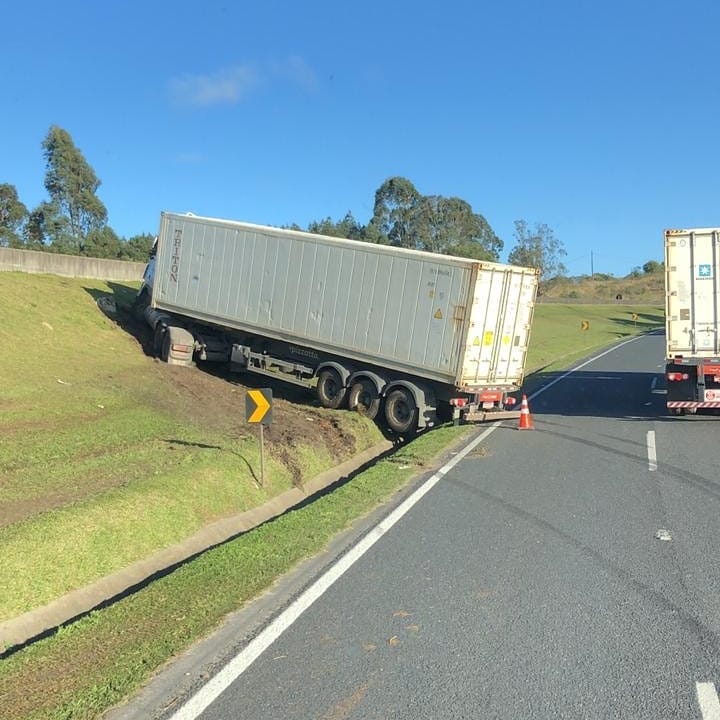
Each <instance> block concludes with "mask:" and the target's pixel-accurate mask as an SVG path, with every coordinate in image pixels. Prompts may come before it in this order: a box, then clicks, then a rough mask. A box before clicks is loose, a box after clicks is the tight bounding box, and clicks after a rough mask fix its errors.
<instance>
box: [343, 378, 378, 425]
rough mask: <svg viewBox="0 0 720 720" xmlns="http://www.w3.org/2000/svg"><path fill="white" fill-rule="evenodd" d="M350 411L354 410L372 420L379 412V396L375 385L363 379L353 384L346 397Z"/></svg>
mask: <svg viewBox="0 0 720 720" xmlns="http://www.w3.org/2000/svg"><path fill="white" fill-rule="evenodd" d="M348 405H349V406H350V409H351V410H352V409H355V410H356V411H357V412H358V413H359V414H360V415H363V416H364V417H366V418H368V419H369V420H374V419H375V418H376V417H377V416H378V414H379V412H380V395H379V394H378V391H377V388H376V387H375V383H373V382H371V381H370V380H367V379H365V378H363V379H361V380H358V381H357V382H355V383H353V385H352V387H351V388H350V394H349V395H348Z"/></svg>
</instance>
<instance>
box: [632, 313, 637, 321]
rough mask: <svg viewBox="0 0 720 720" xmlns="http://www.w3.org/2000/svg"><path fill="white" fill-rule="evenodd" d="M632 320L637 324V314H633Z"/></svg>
mask: <svg viewBox="0 0 720 720" xmlns="http://www.w3.org/2000/svg"><path fill="white" fill-rule="evenodd" d="M632 319H633V320H634V321H635V322H637V319H638V314H637V313H633V314H632Z"/></svg>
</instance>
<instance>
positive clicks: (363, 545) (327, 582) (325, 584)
mask: <svg viewBox="0 0 720 720" xmlns="http://www.w3.org/2000/svg"><path fill="white" fill-rule="evenodd" d="M640 337H642V336H639V337H635V338H631V339H630V340H626V341H625V342H622V343H620V344H619V345H615V346H613V347H611V348H610V349H609V350H606V351H605V352H603V353H601V354H600V355H596V356H595V357H592V358H590V359H589V360H586V361H585V362H584V363H582V365H578V366H577V367H576V368H573V369H572V370H568V371H567V372H566V373H564V374H563V375H561V376H560V377H557V378H555V379H554V380H553V381H552V382H550V383H548V384H547V385H545V386H544V387H541V388H540V389H539V390H537V391H535V392H534V393H533V394H532V395H530V397H529V399H530V400H531V399H532V398H536V397H538V395H541V394H542V393H544V392H545V391H546V390H549V389H550V388H551V387H552V386H553V385H557V383H559V382H560V381H561V380H564V379H565V378H566V377H568V376H570V375H572V374H573V373H574V372H576V371H577V370H581V369H582V368H584V367H585V366H586V365H589V364H590V363H592V362H594V361H595V360H598V359H600V358H601V357H604V356H605V355H608V354H609V353H611V352H613V351H615V350H617V349H618V348H621V347H623V346H624V345H627V344H628V343H631V342H635V340H638V339H640ZM501 425H502V422H496V423H493V424H492V425H491V426H490V427H489V428H488V429H487V430H485V432H484V433H482V434H481V435H479V436H478V437H476V438H475V439H474V440H472V441H471V442H470V443H468V444H467V445H466V446H465V447H464V448H463V449H462V450H460V451H459V452H458V453H457V455H455V456H454V457H453V458H452V459H451V460H450V461H449V462H448V463H447V464H445V465H443V467H441V468H440V469H439V470H438V471H437V472H436V473H435V474H434V475H433V476H432V477H430V478H428V479H427V480H426V481H425V482H424V483H423V484H422V485H421V486H420V487H419V488H418V489H417V490H415V492H414V493H412V495H410V496H409V497H407V498H406V499H405V500H404V501H403V502H402V503H401V504H400V505H398V506H397V507H396V508H395V510H393V511H392V512H391V513H390V514H389V515H388V516H387V517H386V518H385V519H384V520H382V521H381V522H380V523H378V524H377V525H376V526H375V527H374V528H373V529H372V530H370V532H369V533H368V534H367V535H365V537H364V538H363V539H362V540H360V542H359V543H358V544H357V545H355V546H353V547H352V548H351V549H350V550H348V552H347V553H345V555H343V556H342V557H341V558H340V559H339V560H338V561H337V562H336V563H335V564H334V565H332V566H331V567H330V568H329V569H328V570H327V571H326V572H325V573H324V574H323V575H321V576H320V577H319V578H318V579H317V580H316V581H315V582H314V583H313V584H312V585H311V586H310V587H309V588H308V589H307V590H305V592H303V593H302V595H300V597H298V598H297V600H295V601H294V602H293V603H292V604H291V605H289V606H288V607H287V608H286V609H285V610H284V611H283V612H282V613H280V615H278V616H277V617H276V618H275V619H274V620H273V621H272V622H271V623H270V624H269V625H268V626H267V627H266V628H265V629H264V630H262V631H261V632H260V633H259V634H258V635H257V637H255V639H254V640H252V641H250V643H248V645H246V646H245V648H243V649H242V650H241V651H240V652H239V653H238V654H237V655H236V656H235V657H234V658H233V659H232V660H231V661H230V662H229V663H228V664H227V665H226V666H225V667H224V668H223V669H222V670H220V672H219V673H217V675H214V676H213V677H212V678H211V679H210V680H208V682H207V683H205V685H203V686H202V687H201V688H200V689H199V690H198V691H197V692H196V693H195V695H193V696H192V697H191V698H190V699H189V700H188V701H187V702H186V703H185V704H184V705H183V706H182V707H180V708H178V710H176V711H175V712H174V713H173V714H172V715H171V716H170V720H195V719H196V718H197V717H198V716H199V715H200V714H201V713H202V712H203V711H204V710H205V709H206V708H208V707H209V705H210V704H211V703H212V702H213V701H214V700H215V699H216V698H218V697H219V696H220V695H221V694H222V693H223V692H224V691H225V690H226V689H227V688H228V687H230V685H232V683H233V682H235V680H237V678H238V677H240V675H242V674H243V673H244V672H245V670H247V669H248V668H249V667H250V665H252V664H253V663H254V662H255V660H257V658H258V657H260V655H261V654H262V653H263V652H265V650H267V648H269V647H270V645H272V644H273V643H274V642H275V640H277V639H278V638H279V637H280V636H281V635H282V634H283V633H284V632H285V630H287V629H288V628H289V627H290V626H291V625H292V624H293V623H294V622H295V621H296V620H297V619H298V618H299V617H300V616H301V615H302V614H303V613H304V612H305V611H306V610H307V609H308V608H309V607H310V606H311V605H312V604H313V603H314V602H315V601H316V600H317V599H318V598H320V597H321V596H322V595H323V594H324V593H325V591H326V590H328V589H329V588H330V587H331V586H332V585H333V584H334V583H335V582H336V581H337V580H338V579H339V578H340V577H341V576H342V575H344V574H345V572H346V571H347V570H349V569H350V568H351V567H352V566H353V565H354V564H355V563H356V562H357V561H358V560H359V559H360V558H361V557H362V556H363V555H364V554H365V553H366V552H367V551H368V550H369V549H370V548H371V547H372V546H373V545H374V544H375V543H376V542H377V541H378V540H379V539H380V538H381V537H382V536H383V535H384V534H385V533H386V532H387V531H388V530H389V529H390V528H391V527H392V526H393V525H395V523H397V522H398V520H400V518H402V516H403V515H405V514H406V513H407V512H408V511H409V510H410V509H411V508H412V507H413V505H415V504H416V503H417V502H418V501H419V500H420V499H421V498H422V497H423V496H424V495H426V494H427V493H428V492H430V490H432V488H433V487H434V486H435V485H437V483H438V482H439V481H440V480H441V479H442V477H443V476H444V475H446V474H447V473H448V472H449V471H450V470H451V469H452V468H453V467H454V466H455V465H457V464H458V463H459V462H460V461H461V460H462V459H463V458H464V457H465V456H466V455H468V454H469V453H470V452H472V451H473V450H474V449H475V448H476V447H477V446H478V445H479V444H480V443H481V442H482V441H483V440H485V438H487V437H488V436H489V435H491V434H492V433H493V432H495V430H497V429H498V428H499V427H500V426H501ZM713 720H714V719H713ZM718 720H720V718H718Z"/></svg>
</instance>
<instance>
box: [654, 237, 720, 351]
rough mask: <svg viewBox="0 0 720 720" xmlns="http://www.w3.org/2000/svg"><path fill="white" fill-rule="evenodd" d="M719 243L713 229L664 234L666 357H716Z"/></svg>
mask: <svg viewBox="0 0 720 720" xmlns="http://www.w3.org/2000/svg"><path fill="white" fill-rule="evenodd" d="M719 243H720V234H719V233H718V231H717V230H714V229H708V230H691V231H672V230H668V231H667V232H666V234H665V272H666V274H667V308H666V330H667V343H668V356H670V357H673V356H675V355H689V356H696V357H712V356H717V355H719V354H720V347H719V346H718V342H719V338H718V275H719V274H720V257H719V255H720V253H719V250H720V247H719V245H718V244H719Z"/></svg>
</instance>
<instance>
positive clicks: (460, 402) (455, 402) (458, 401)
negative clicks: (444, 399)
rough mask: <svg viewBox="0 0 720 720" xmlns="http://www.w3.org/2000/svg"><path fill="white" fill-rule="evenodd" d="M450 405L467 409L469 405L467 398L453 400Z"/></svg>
mask: <svg viewBox="0 0 720 720" xmlns="http://www.w3.org/2000/svg"><path fill="white" fill-rule="evenodd" d="M450 404H451V405H452V406H453V407H465V406H466V405H467V398H451V399H450Z"/></svg>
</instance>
